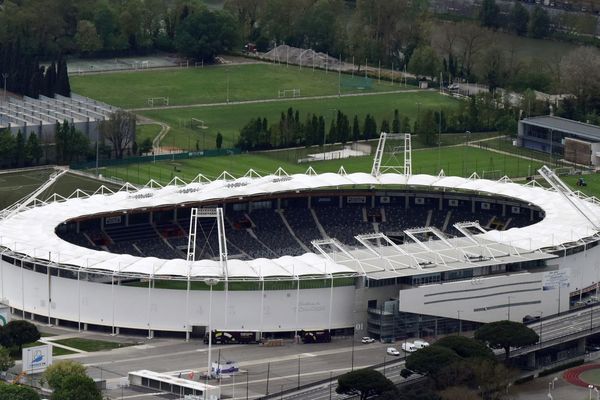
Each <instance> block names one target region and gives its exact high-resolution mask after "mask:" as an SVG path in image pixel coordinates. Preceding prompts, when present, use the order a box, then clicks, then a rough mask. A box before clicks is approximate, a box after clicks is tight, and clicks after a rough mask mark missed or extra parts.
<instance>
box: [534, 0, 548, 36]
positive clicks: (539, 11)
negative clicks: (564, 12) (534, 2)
mask: <svg viewBox="0 0 600 400" xmlns="http://www.w3.org/2000/svg"><path fill="white" fill-rule="evenodd" d="M549 33H550V16H549V15H548V12H547V11H546V10H544V9H543V8H542V7H540V6H535V8H534V9H533V12H532V13H531V18H530V19H529V34H530V35H531V36H532V37H534V38H538V39H540V38H543V37H546V36H548V34H549Z"/></svg>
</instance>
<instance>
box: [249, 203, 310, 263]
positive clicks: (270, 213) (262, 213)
mask: <svg viewBox="0 0 600 400" xmlns="http://www.w3.org/2000/svg"><path fill="white" fill-rule="evenodd" d="M250 218H251V219H252V222H253V223H254V225H253V227H252V230H253V232H254V234H255V235H256V237H257V238H258V240H260V241H261V242H262V243H263V244H264V245H265V246H266V247H268V248H269V250H271V251H272V252H273V253H274V254H276V255H277V256H278V257H281V256H285V255H293V256H295V255H300V254H303V253H304V251H303V250H302V247H301V246H300V244H299V243H298V242H297V241H296V240H295V239H294V237H293V236H292V235H291V233H290V231H289V230H288V229H287V227H286V226H285V225H284V223H283V221H282V220H281V217H280V216H279V215H278V214H277V212H275V211H274V210H267V209H263V210H254V211H252V213H251V214H250ZM288 223H289V222H288Z"/></svg>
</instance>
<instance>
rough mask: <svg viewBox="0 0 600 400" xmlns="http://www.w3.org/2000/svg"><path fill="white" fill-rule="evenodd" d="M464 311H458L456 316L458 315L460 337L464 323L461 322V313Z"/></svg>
mask: <svg viewBox="0 0 600 400" xmlns="http://www.w3.org/2000/svg"><path fill="white" fill-rule="evenodd" d="M461 311H462V310H456V314H458V336H460V335H461V334H462V321H461V320H460V312H461Z"/></svg>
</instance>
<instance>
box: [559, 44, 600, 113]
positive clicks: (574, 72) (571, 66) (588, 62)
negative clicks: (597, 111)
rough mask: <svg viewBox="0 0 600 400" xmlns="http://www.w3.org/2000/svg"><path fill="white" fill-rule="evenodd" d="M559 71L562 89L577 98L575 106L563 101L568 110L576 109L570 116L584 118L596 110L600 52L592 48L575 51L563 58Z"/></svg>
mask: <svg viewBox="0 0 600 400" xmlns="http://www.w3.org/2000/svg"><path fill="white" fill-rule="evenodd" d="M559 69H560V77H561V87H562V89H563V90H564V91H565V92H567V93H570V94H572V95H574V96H575V97H576V98H577V102H576V103H575V104H571V103H570V102H571V100H570V99H565V100H563V104H566V105H567V108H570V107H571V106H574V108H575V110H572V111H570V112H569V114H571V115H580V116H583V115H585V114H587V113H588V112H589V111H591V110H592V109H594V108H595V107H594V104H596V103H598V97H599V96H600V51H598V49H594V48H591V47H580V48H578V49H576V50H573V51H571V52H570V53H568V54H567V55H566V56H565V57H563V59H562V60H561V62H560V66H559ZM565 101H566V103H565Z"/></svg>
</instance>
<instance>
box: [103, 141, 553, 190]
mask: <svg viewBox="0 0 600 400" xmlns="http://www.w3.org/2000/svg"><path fill="white" fill-rule="evenodd" d="M383 161H384V163H386V162H388V161H389V158H388V156H387V155H386V156H384V157H383ZM372 163H373V158H372V156H364V157H354V158H348V159H343V160H333V161H321V162H315V163H311V164H298V163H296V162H294V161H293V160H290V161H286V160H283V159H281V158H276V157H273V156H270V155H269V154H268V153H260V154H256V153H254V154H242V155H232V156H222V157H210V158H196V159H189V160H176V161H160V162H156V163H145V164H130V165H127V166H118V167H107V168H102V169H101V173H102V174H103V175H104V176H106V177H112V178H118V179H122V180H124V181H129V182H132V183H138V184H145V183H146V182H148V181H149V180H150V179H155V180H156V181H158V182H161V183H163V184H165V183H168V182H169V181H170V180H171V179H173V178H174V177H175V176H178V177H179V178H182V179H184V180H186V181H191V180H192V179H193V178H194V177H196V176H197V175H198V174H203V175H205V176H207V177H209V178H211V179H212V178H215V177H217V176H218V175H220V174H221V172H223V171H227V172H229V173H230V174H232V175H233V176H242V175H244V174H245V173H246V172H247V171H248V170H249V169H254V170H255V171H256V172H258V173H259V174H261V175H266V174H269V173H272V172H274V171H275V170H276V169H277V168H278V167H282V168H283V169H284V170H285V171H286V172H288V173H290V174H291V173H303V172H305V171H306V170H307V169H308V167H309V166H312V167H313V168H314V169H315V170H316V172H318V173H322V172H337V171H338V170H339V169H340V167H341V166H344V169H345V170H346V172H348V173H352V172H370V171H371V166H372ZM540 166H541V163H537V162H531V161H528V160H524V159H521V158H518V157H515V156H510V155H504V154H497V153H493V152H491V151H487V150H482V149H478V148H472V147H467V146H457V147H442V148H439V149H437V148H434V149H431V148H429V149H422V150H415V151H414V152H413V174H421V173H423V174H437V173H439V171H440V169H443V170H444V173H445V174H446V175H458V176H469V175H470V174H471V173H473V172H475V171H476V172H477V173H478V174H479V175H480V176H481V177H485V178H490V179H498V178H500V177H502V176H503V175H508V176H511V177H523V176H526V175H528V174H529V173H531V172H533V171H535V170H536V169H538V168H540Z"/></svg>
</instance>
